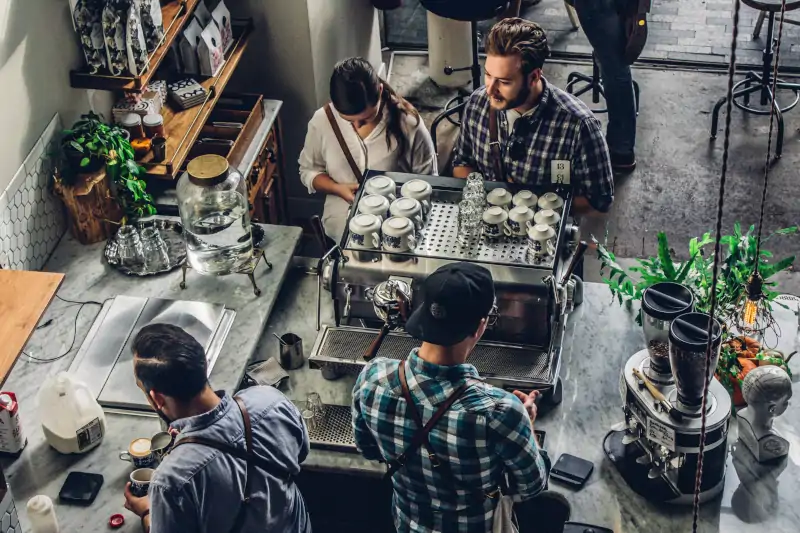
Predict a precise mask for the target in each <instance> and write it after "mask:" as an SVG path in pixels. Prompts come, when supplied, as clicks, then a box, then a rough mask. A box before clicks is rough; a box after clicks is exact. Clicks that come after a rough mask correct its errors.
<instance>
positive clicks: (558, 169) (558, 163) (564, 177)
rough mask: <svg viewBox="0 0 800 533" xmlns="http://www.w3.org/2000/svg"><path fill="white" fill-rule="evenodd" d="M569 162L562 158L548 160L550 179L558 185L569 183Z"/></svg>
mask: <svg viewBox="0 0 800 533" xmlns="http://www.w3.org/2000/svg"><path fill="white" fill-rule="evenodd" d="M569 172H570V162H569V161H566V160H563V159H554V160H553V161H550V181H551V182H552V183H556V184H559V185H569Z"/></svg>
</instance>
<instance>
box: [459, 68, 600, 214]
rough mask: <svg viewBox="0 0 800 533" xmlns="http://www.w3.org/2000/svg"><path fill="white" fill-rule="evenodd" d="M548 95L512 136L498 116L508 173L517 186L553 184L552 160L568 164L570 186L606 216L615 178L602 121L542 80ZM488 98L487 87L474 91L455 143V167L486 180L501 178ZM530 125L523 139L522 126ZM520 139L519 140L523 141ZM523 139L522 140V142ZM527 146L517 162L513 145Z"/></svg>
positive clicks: (500, 116) (579, 103) (499, 135)
mask: <svg viewBox="0 0 800 533" xmlns="http://www.w3.org/2000/svg"><path fill="white" fill-rule="evenodd" d="M542 82H543V85H544V91H543V92H542V98H541V100H540V102H539V107H538V108H537V109H536V111H534V112H533V113H532V114H531V115H529V116H523V117H520V118H519V119H517V122H516V123H515V124H514V131H513V132H512V134H511V135H509V132H508V120H507V119H506V114H505V113H499V115H498V121H497V130H498V131H497V136H498V141H499V142H500V146H501V152H502V156H503V173H504V174H505V177H506V178H507V179H509V178H510V179H511V180H512V181H513V182H514V183H521V184H526V185H539V186H542V185H548V184H551V183H552V178H551V176H550V170H551V162H552V161H557V160H559V161H569V162H570V167H571V176H570V183H571V184H572V187H573V194H574V195H575V196H584V197H586V199H587V200H588V201H589V203H590V204H591V206H592V207H593V208H594V209H596V210H598V211H601V212H606V211H608V210H609V208H610V207H611V203H612V202H613V201H614V176H613V173H612V170H611V156H610V155H609V152H608V145H606V140H605V137H604V136H603V130H602V127H601V125H600V121H599V120H597V118H595V116H594V115H593V114H592V112H591V110H590V109H589V108H588V107H586V105H584V103H583V102H581V101H580V100H578V99H577V98H575V97H574V96H572V95H570V94H567V93H566V92H564V91H562V90H561V89H559V88H557V87H552V86H550V84H549V83H547V80H544V78H543V79H542ZM490 109H491V108H490V106H489V97H488V95H487V94H486V87H481V88H480V89H478V90H477V91H475V92H474V93H473V94H472V96H471V97H470V98H469V100H468V101H467V105H466V108H465V109H464V115H463V117H462V119H461V134H460V135H459V139H458V142H457V143H456V148H455V153H454V156H453V157H454V159H453V166H456V167H460V166H463V167H471V168H474V169H475V170H476V171H477V172H480V173H481V174H483V175H484V177H486V179H492V180H495V181H496V180H498V179H499V177H498V176H495V171H494V165H493V164H492V151H491V147H490V146H489V111H490ZM524 121H527V122H528V123H529V126H530V127H527V128H523V130H524V129H527V134H526V135H520V134H519V131H520V123H522V122H524ZM518 139H519V140H518ZM517 140H518V141H517ZM514 141H517V142H522V143H523V146H525V147H526V148H527V149H526V150H525V155H524V157H522V158H521V159H516V160H515V159H514V158H513V157H512V155H511V153H510V152H511V150H510V149H509V147H510V146H511V145H512V144H513V142H514Z"/></svg>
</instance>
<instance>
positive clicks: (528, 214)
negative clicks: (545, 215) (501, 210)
mask: <svg viewBox="0 0 800 533" xmlns="http://www.w3.org/2000/svg"><path fill="white" fill-rule="evenodd" d="M533 219H534V214H533V211H532V210H531V209H530V208H529V207H527V206H524V205H518V206H517V207H515V208H513V209H512V210H511V211H509V212H508V227H509V229H510V230H511V233H512V234H513V235H515V236H517V237H522V236H524V235H525V234H526V232H527V231H528V226H530V225H531V221H532V220H533Z"/></svg>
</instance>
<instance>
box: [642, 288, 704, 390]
mask: <svg viewBox="0 0 800 533" xmlns="http://www.w3.org/2000/svg"><path fill="white" fill-rule="evenodd" d="M693 306H694V296H693V295H692V292H691V291H690V290H689V289H687V288H686V287H684V286H683V285H680V284H678V283H672V282H662V283H655V284H653V285H651V286H650V287H648V288H647V289H645V291H644V293H643V294H642V329H644V340H645V343H646V344H647V351H648V352H649V353H650V368H651V369H652V370H653V372H655V373H657V374H667V375H668V374H669V373H670V368H669V326H670V324H671V323H672V321H673V320H675V319H676V318H677V317H679V316H681V315H682V314H684V313H688V312H690V311H691V310H692V307H693Z"/></svg>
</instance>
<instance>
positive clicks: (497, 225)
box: [483, 205, 510, 239]
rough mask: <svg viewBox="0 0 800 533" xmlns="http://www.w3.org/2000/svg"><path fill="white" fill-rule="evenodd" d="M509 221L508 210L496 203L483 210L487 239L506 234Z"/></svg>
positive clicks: (484, 230)
mask: <svg viewBox="0 0 800 533" xmlns="http://www.w3.org/2000/svg"><path fill="white" fill-rule="evenodd" d="M507 221H508V211H506V210H505V209H503V208H502V207H499V206H496V205H495V206H492V207H490V208H489V209H487V210H486V211H484V212H483V236H484V237H486V238H487V239H498V238H500V237H502V236H503V235H505V234H506V222H507ZM509 233H510V230H509Z"/></svg>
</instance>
